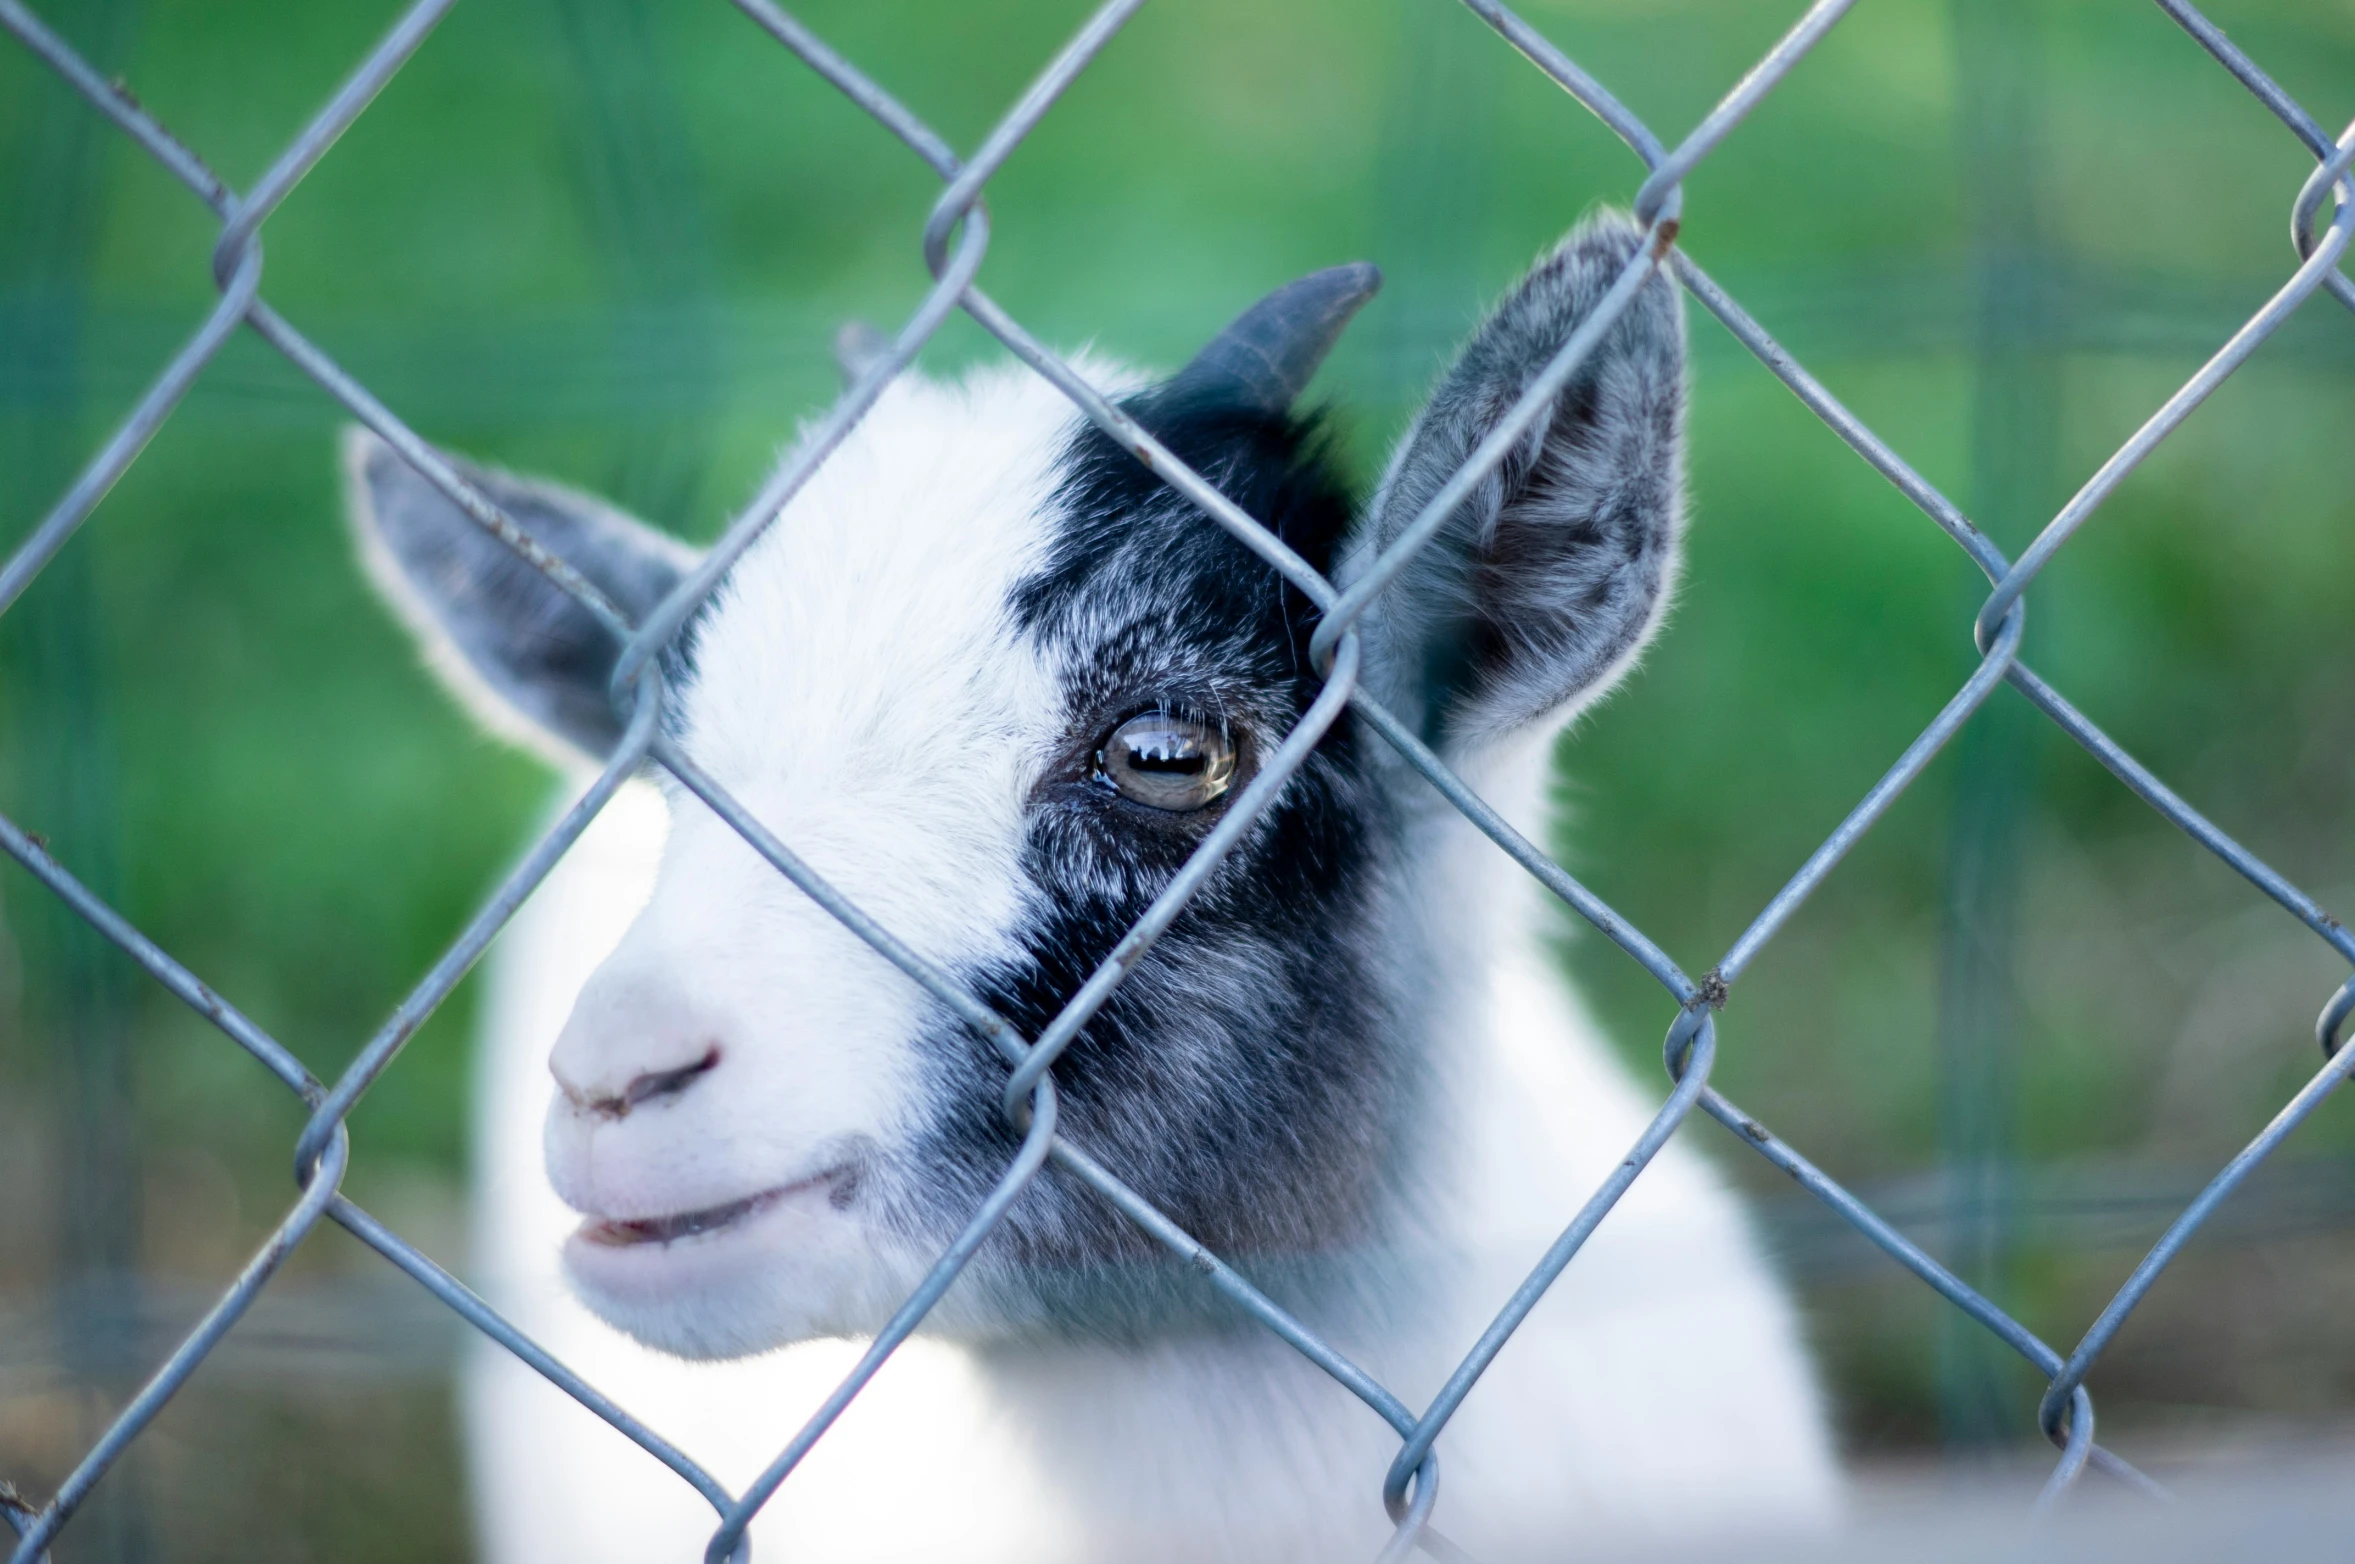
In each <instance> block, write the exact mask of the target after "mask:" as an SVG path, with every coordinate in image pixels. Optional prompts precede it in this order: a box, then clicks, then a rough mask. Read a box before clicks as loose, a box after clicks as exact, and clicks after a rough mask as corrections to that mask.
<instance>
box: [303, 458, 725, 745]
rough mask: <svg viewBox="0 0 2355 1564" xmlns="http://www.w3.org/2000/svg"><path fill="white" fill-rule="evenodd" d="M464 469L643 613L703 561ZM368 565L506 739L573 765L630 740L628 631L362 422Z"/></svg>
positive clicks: (357, 477) (527, 527) (568, 497)
mask: <svg viewBox="0 0 2355 1564" xmlns="http://www.w3.org/2000/svg"><path fill="white" fill-rule="evenodd" d="M454 465H455V466H457V468H458V470H459V471H460V472H461V473H462V474H463V475H464V476H465V477H466V479H467V481H468V482H470V483H472V484H473V485H474V486H475V487H476V488H477V489H478V490H480V491H481V492H482V493H483V494H484V495H485V496H486V497H488V498H489V499H490V500H491V501H492V502H493V503H494V504H496V505H498V507H499V508H500V509H501V510H504V511H505V512H506V513H507V514H508V515H509V516H511V517H513V518H514V520H515V522H516V524H517V525H518V526H520V527H522V528H523V530H524V531H526V532H528V533H530V534H531V535H532V537H533V538H534V539H535V540H537V541H538V542H539V544H540V545H541V546H542V547H543V548H546V549H547V550H548V551H549V552H550V553H553V554H555V555H556V556H557V557H558V558H560V559H562V560H563V561H564V562H565V563H566V564H569V565H571V566H572V567H573V568H574V569H575V570H577V571H579V572H580V573H581V574H582V575H584V576H586V577H588V579H589V580H590V581H591V582H593V583H595V584H596V586H597V588H598V589H599V590H600V591H602V592H603V593H604V594H605V595H606V596H607V597H609V598H611V599H612V600H613V602H614V605H615V606H616V607H618V608H619V609H620V610H621V611H622V612H623V613H624V614H626V615H628V616H629V617H630V618H631V619H632V620H633V621H635V620H641V619H643V618H644V617H645V615H646V614H647V613H648V612H649V611H651V610H652V609H653V608H654V606H655V605H656V604H658V603H660V602H661V601H662V599H663V598H664V596H665V595H667V594H668V593H669V591H670V589H671V588H672V587H673V586H675V585H676V584H677V583H678V581H679V580H680V578H681V577H683V576H684V575H685V574H686V573H687V572H688V571H689V570H691V569H693V568H694V564H695V553H694V551H693V550H692V549H689V548H688V547H687V546H686V545H685V544H683V543H679V542H677V541H675V540H674V539H671V538H668V537H665V536H664V535H663V534H661V533H659V532H657V531H655V530H654V529H653V528H652V527H649V526H646V525H645V524H643V523H641V522H637V521H633V520H631V519H630V518H629V517H627V516H624V515H623V514H621V513H620V512H619V511H617V510H615V509H614V508H613V507H611V506H610V505H607V504H605V503H604V502H602V501H600V500H597V499H595V498H592V497H591V496H589V495H586V494H581V493H577V492H575V491H574V490H571V489H564V488H559V487H557V486H556V485H555V484H551V483H540V482H535V481H533V480H530V479H525V478H516V477H512V476H510V475H508V474H506V473H501V472H492V471H488V470H485V469H483V468H479V467H474V466H471V465H468V464H466V463H463V462H460V463H454ZM343 470H344V493H345V501H344V502H345V505H346V507H347V508H348V510H349V512H350V518H351V523H352V530H353V532H354V534H355V535H356V537H357V540H358V542H359V545H360V559H361V563H362V564H363V565H365V566H366V567H367V571H368V575H369V578H370V579H371V581H373V582H374V584H375V586H376V589H377V591H378V592H379V593H381V594H382V595H383V597H384V598H385V600H386V601H387V602H388V603H390V604H391V605H392V607H393V609H394V611H395V612H397V613H398V614H399V615H400V617H401V618H402V620H404V621H405V622H406V623H407V624H408V626H409V629H410V630H411V631H412V632H413V633H414V634H415V635H416V637H417V639H418V641H419V643H420V644H421V645H422V647H423V649H424V651H425V654H426V661H427V662H428V663H429V664H430V665H431V666H432V668H433V670H434V672H436V673H438V674H440V675H441V677H442V682H443V683H444V684H446V685H447V686H449V688H450V691H451V693H452V694H454V695H456V696H457V697H458V699H459V701H460V702H461V703H462V704H463V705H465V706H466V707H467V708H468V709H469V710H470V711H472V712H473V713H474V714H475V716H477V717H478V718H480V719H481V720H482V722H483V724H484V726H486V727H488V728H490V729H491V730H492V731H493V732H495V733H498V734H499V735H500V736H502V737H504V738H508V739H512V740H514V741H516V742H518V743H521V744H524V745H526V746H528V747H531V748H534V749H537V750H539V751H541V752H542V753H543V754H546V755H548V756H549V758H551V759H554V760H557V761H559V762H562V761H564V760H566V759H568V758H569V759H575V760H577V759H578V757H579V756H581V755H586V756H588V757H589V758H590V759H592V760H602V759H604V758H605V757H606V756H607V755H609V754H611V753H612V752H613V749H614V746H615V745H616V744H618V743H619V742H620V741H621V732H622V726H621V721H620V719H619V718H618V717H616V716H615V715H614V711H613V702H612V699H611V697H610V696H609V695H608V694H607V686H608V684H609V682H610V681H611V679H612V677H613V668H614V664H615V662H616V661H618V660H619V658H620V656H621V642H620V640H619V639H617V638H616V637H615V636H614V635H613V633H612V632H611V631H609V630H607V629H606V628H605V626H604V625H603V624H602V623H600V622H599V621H598V620H597V618H596V617H595V616H594V615H592V614H591V613H590V612H589V611H588V610H587V609H586V608H584V607H582V606H581V604H580V603H579V602H578V601H577V600H576V599H574V598H573V597H572V596H571V595H570V594H569V593H567V592H565V591H564V590H563V589H562V588H561V587H559V586H557V585H556V583H555V582H553V581H550V580H549V579H548V578H547V577H546V576H545V575H543V574H542V573H541V572H540V571H539V569H538V568H537V567H535V566H533V565H530V564H528V563H526V562H525V561H524V559H523V558H522V557H521V556H520V555H518V554H517V553H516V552H515V551H514V550H513V549H510V548H509V547H508V546H507V545H506V544H505V543H502V542H501V541H499V539H497V538H495V537H493V536H492V535H491V534H490V533H488V532H485V531H484V530H483V529H482V528H481V527H480V526H478V525H476V524H475V521H474V519H473V518H472V517H470V516H468V515H467V514H466V513H465V512H464V511H462V510H460V509H459V508H458V507H457V505H456V504H454V503H453V502H452V501H451V500H450V498H449V497H448V496H447V495H445V494H443V493H442V492H441V490H439V489H437V488H435V487H434V486H433V485H432V484H430V483H428V482H427V481H426V480H425V478H424V477H423V475H421V474H420V473H418V472H417V471H416V470H415V469H414V468H412V467H410V466H409V464H408V463H407V462H405V461H403V460H401V458H400V456H399V455H398V454H397V453H395V452H394V450H393V449H392V447H391V446H389V445H386V444H385V443H384V442H383V441H382V440H379V439H377V438H376V436H374V435H372V434H370V433H368V432H367V431H366V430H364V429H351V430H347V431H346V432H345V435H344V442H343Z"/></svg>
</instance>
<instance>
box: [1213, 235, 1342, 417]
mask: <svg viewBox="0 0 2355 1564" xmlns="http://www.w3.org/2000/svg"><path fill="white" fill-rule="evenodd" d="M1381 286H1382V273H1381V271H1380V270H1379V269H1378V268H1376V267H1374V266H1373V265H1371V264H1369V263H1367V262H1365V261H1358V262H1355V263H1353V264H1351V265H1348V266H1334V267H1330V268H1328V269H1326V270H1324V271H1321V272H1311V273H1309V274H1308V275H1307V276H1306V277H1303V278H1301V279H1300V280H1299V281H1298V282H1289V283H1286V284H1285V285H1284V286H1283V287H1281V288H1278V289H1277V290H1276V291H1275V292H1273V293H1271V294H1269V295H1268V296H1267V297H1266V298H1264V299H1261V300H1260V301H1259V302H1258V303H1257V304H1254V305H1252V306H1251V308H1249V309H1247V310H1245V311H1244V312H1243V313H1242V314H1241V315H1240V316H1238V317H1236V319H1235V323H1234V324H1233V325H1231V326H1229V327H1227V329H1226V330H1224V331H1222V332H1220V333H1219V334H1218V336H1217V337H1216V338H1215V339H1213V341H1212V342H1211V344H1210V346H1208V347H1206V348H1204V349H1203V350H1202V351H1201V352H1199V353H1197V354H1195V355H1194V361H1193V362H1192V363H1191V364H1188V365H1187V366H1186V367H1185V368H1184V369H1181V370H1179V371H1178V373H1177V377H1176V378H1175V379H1173V380H1171V381H1170V382H1169V386H1168V390H1170V391H1171V392H1174V393H1178V394H1180V395H1184V396H1188V397H1193V396H1199V397H1201V398H1203V399H1204V400H1206V401H1208V400H1215V401H1222V402H1231V403H1239V404H1241V405H1242V406H1245V407H1253V408H1260V409H1263V410H1265V411H1267V412H1270V413H1282V412H1285V411H1287V410H1288V409H1290V407H1291V406H1292V403H1293V401H1294V400H1295V399H1296V398H1297V397H1298V396H1299V395H1300V393H1301V392H1302V391H1303V390H1304V389H1306V388H1307V386H1308V382H1309V381H1310V380H1311V379H1312V378H1314V377H1315V375H1316V372H1317V366H1318V365H1319V364H1322V363H1323V362H1324V361H1325V355H1326V354H1327V353H1330V352H1331V351H1332V350H1333V344H1334V343H1335V342H1337V341H1339V340H1340V337H1341V329H1342V328H1343V327H1344V326H1347V325H1348V324H1349V317H1351V316H1352V315H1355V314H1356V313H1357V312H1358V309H1359V307H1360V306H1361V305H1363V304H1364V303H1365V302H1366V300H1368V299H1370V298H1372V297H1373V296H1374V294H1375V291H1376V290H1378V289H1379V288H1380V287H1381Z"/></svg>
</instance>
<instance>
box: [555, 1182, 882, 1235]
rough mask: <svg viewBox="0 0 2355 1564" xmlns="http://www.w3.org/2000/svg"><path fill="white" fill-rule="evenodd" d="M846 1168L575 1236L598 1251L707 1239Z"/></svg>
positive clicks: (585, 1228)
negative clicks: (723, 1200)
mask: <svg viewBox="0 0 2355 1564" xmlns="http://www.w3.org/2000/svg"><path fill="white" fill-rule="evenodd" d="M849 1171H850V1169H849V1167H848V1166H847V1165H846V1166H843V1167H836V1168H828V1169H827V1170H826V1171H824V1172H823V1173H813V1174H811V1175H810V1176H809V1177H808V1178H805V1179H797V1180H796V1181H794V1182H793V1183H790V1184H780V1185H778V1186H777V1187H776V1188H774V1189H764V1190H762V1191H761V1192H760V1193H759V1194H757V1195H746V1196H745V1197H744V1198H743V1199H741V1200H730V1201H726V1202H724V1203H722V1204H720V1205H716V1206H704V1207H701V1208H700V1209H697V1210H694V1211H674V1212H672V1213H670V1214H669V1215H667V1216H652V1217H637V1218H630V1219H624V1218H619V1217H602V1218H593V1219H591V1220H589V1221H586V1222H583V1223H582V1224H581V1225H580V1231H579V1232H578V1234H577V1235H576V1236H577V1237H578V1238H579V1239H580V1240H581V1241H582V1242H584V1243H591V1244H595V1245H597V1246H598V1247H599V1248H601V1249H634V1248H638V1247H640V1246H642V1245H646V1244H658V1245H662V1246H664V1247H666V1248H667V1247H668V1246H669V1245H671V1244H675V1243H678V1242H680V1241H682V1240H685V1239H690V1238H707V1237H711V1236H713V1235H716V1234H719V1233H724V1232H726V1231H727V1230H728V1229H730V1228H733V1227H737V1226H739V1225H741V1224H742V1223H744V1222H745V1221H746V1220H748V1219H750V1218H752V1217H755V1216H758V1215H760V1214H761V1213H762V1212H764V1211H766V1210H768V1209H769V1208H770V1207H772V1206H774V1205H776V1204H777V1203H778V1202H780V1201H783V1200H787V1199H790V1198H791V1197H793V1196H795V1195H800V1194H807V1193H809V1192H810V1191H812V1190H816V1189H823V1188H825V1187H827V1186H828V1185H831V1184H833V1183H834V1182H835V1181H837V1180H838V1179H840V1178H842V1177H843V1176H844V1175H845V1174H847V1173H848V1172H849Z"/></svg>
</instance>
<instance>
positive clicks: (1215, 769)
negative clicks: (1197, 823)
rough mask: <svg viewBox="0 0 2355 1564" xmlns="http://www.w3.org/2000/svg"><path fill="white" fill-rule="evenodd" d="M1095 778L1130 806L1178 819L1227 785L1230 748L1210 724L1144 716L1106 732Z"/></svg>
mask: <svg viewBox="0 0 2355 1564" xmlns="http://www.w3.org/2000/svg"><path fill="white" fill-rule="evenodd" d="M1096 774H1097V775H1098V776H1100V777H1102V778H1103V779H1104V780H1105V781H1106V782H1108V783H1110V784H1111V785H1112V787H1113V788H1114V789H1115V790H1117V791H1118V792H1119V794H1120V796H1121V797H1123V798H1125V799H1128V800H1130V801H1131V802H1134V803H1139V804H1145V805H1148V806H1150V807H1151V808H1154V809H1167V810H1170V811H1172V812H1175V813H1184V812H1185V811H1187V810H1191V809H1200V808H1202V807H1203V806H1205V805H1207V804H1210V803H1213V802H1215V801H1216V800H1217V799H1218V797H1219V796H1220V795H1221V794H1223V793H1225V792H1226V790H1227V789H1228V787H1230V786H1231V785H1233V783H1234V780H1235V745H1234V741H1233V740H1231V739H1229V738H1228V737H1227V736H1226V734H1225V733H1224V732H1223V731H1222V730H1220V729H1219V728H1217V727H1215V726H1213V725H1212V724H1210V723H1207V722H1197V721H1195V720H1194V719H1193V718H1191V717H1181V716H1178V715H1177V714H1176V713H1174V712H1167V711H1148V712H1144V713H1141V714H1140V715H1138V716H1134V717H1131V718H1129V719H1128V721H1126V722H1124V723H1122V724H1121V725H1120V726H1119V727H1117V728H1114V729H1113V730H1112V735H1111V737H1109V738H1107V739H1105V740H1104V747H1103V748H1102V749H1100V750H1098V751H1097V752H1096Z"/></svg>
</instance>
